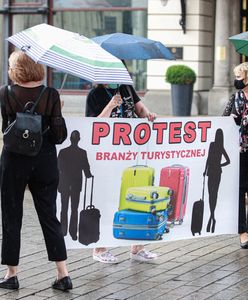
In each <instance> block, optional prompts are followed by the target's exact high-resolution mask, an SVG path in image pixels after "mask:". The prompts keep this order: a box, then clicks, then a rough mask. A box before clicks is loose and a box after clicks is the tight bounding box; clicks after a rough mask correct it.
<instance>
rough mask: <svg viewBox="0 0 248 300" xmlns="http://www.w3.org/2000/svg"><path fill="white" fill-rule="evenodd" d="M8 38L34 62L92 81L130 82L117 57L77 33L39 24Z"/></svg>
mask: <svg viewBox="0 0 248 300" xmlns="http://www.w3.org/2000/svg"><path fill="white" fill-rule="evenodd" d="M8 41H9V42H11V43H12V44H14V45H15V46H16V47H17V48H19V49H21V50H23V51H25V53H26V54H27V55H28V56H30V57H31V58H32V59H33V60H34V61H36V62H37V63H41V64H44V65H46V66H49V67H52V68H55V69H57V70H59V71H62V72H65V73H68V74H72V75H75V76H77V77H81V78H83V79H86V80H88V81H91V82H93V83H117V84H133V82H132V79H131V77H130V75H129V73H128V71H127V70H126V68H125V66H124V65H123V63H122V62H121V61H120V60H119V59H117V58H116V57H114V56H113V55H111V54H110V53H108V52H107V51H105V50H104V49H102V48H101V47H100V46H99V45H98V44H96V43H95V42H93V41H92V40H90V39H88V38H86V37H85V36H82V35H81V36H80V35H79V34H77V33H74V32H71V31H67V30H63V29H60V28H57V27H54V26H51V25H47V24H40V25H37V26H34V27H30V28H28V29H26V30H23V31H21V32H19V33H17V34H14V35H12V36H11V37H9V38H8Z"/></svg>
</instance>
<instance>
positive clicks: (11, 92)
mask: <svg viewBox="0 0 248 300" xmlns="http://www.w3.org/2000/svg"><path fill="white" fill-rule="evenodd" d="M45 90H46V86H43V89H42V91H41V93H40V95H39V97H38V98H37V100H36V101H35V102H34V104H33V106H32V108H31V109H30V113H34V110H35V108H36V107H37V105H38V103H39V102H40V99H41V97H42V95H43V94H44V92H45ZM8 92H9V95H10V96H11V97H12V98H13V99H14V100H15V101H16V103H17V104H18V105H19V106H20V107H21V108H22V110H24V109H25V106H24V107H23V105H22V103H21V102H20V100H19V99H18V98H17V97H16V96H15V95H14V93H13V91H12V89H11V86H10V85H8Z"/></svg>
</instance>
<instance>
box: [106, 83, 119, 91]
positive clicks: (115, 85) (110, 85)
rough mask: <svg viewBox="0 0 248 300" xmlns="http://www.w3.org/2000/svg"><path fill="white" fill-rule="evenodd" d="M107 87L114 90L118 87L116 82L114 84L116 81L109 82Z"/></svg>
mask: <svg viewBox="0 0 248 300" xmlns="http://www.w3.org/2000/svg"><path fill="white" fill-rule="evenodd" d="M108 87H109V88H110V89H113V90H116V89H117V88H118V84H116V83H110V84H108Z"/></svg>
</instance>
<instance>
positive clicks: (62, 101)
mask: <svg viewBox="0 0 248 300" xmlns="http://www.w3.org/2000/svg"><path fill="white" fill-rule="evenodd" d="M67 75H68V74H67V73H66V74H65V76H64V78H63V81H62V84H61V87H60V90H59V94H60V95H61V92H62V90H63V88H64V85H65V82H66V79H67ZM64 104H65V102H64V100H61V109H62V108H63V107H64Z"/></svg>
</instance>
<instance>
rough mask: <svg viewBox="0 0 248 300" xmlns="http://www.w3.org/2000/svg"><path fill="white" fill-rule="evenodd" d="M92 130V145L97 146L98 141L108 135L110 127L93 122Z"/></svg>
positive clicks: (103, 123) (106, 124)
mask: <svg viewBox="0 0 248 300" xmlns="http://www.w3.org/2000/svg"><path fill="white" fill-rule="evenodd" d="M92 130H93V134H92V145H99V144H100V139H101V138H104V137H106V136H108V135H109V132H110V127H109V124H108V123H105V122H94V123H93V127H92Z"/></svg>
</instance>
